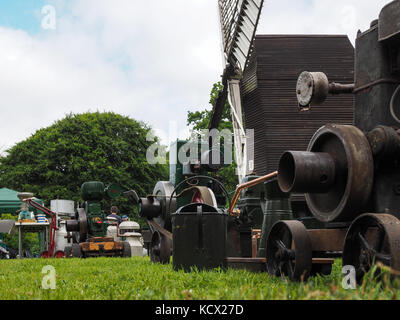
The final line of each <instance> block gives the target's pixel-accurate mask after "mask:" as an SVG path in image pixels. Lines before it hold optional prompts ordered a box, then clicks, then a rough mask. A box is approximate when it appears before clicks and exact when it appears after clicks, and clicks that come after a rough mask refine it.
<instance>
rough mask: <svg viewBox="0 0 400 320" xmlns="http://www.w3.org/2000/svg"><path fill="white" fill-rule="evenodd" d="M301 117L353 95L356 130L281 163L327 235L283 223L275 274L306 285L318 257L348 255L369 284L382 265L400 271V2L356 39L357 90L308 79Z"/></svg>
mask: <svg viewBox="0 0 400 320" xmlns="http://www.w3.org/2000/svg"><path fill="white" fill-rule="evenodd" d="M296 93H297V97H298V101H299V106H300V109H301V110H309V109H310V108H312V107H313V105H314V104H315V105H318V104H321V103H322V102H323V101H324V100H325V99H326V97H327V96H328V95H329V94H334V95H337V94H353V95H354V97H355V104H354V110H355V123H354V125H353V126H349V125H337V124H327V125H325V126H323V127H322V128H320V129H319V130H318V131H317V132H316V133H315V135H314V136H313V138H312V139H311V141H310V143H309V146H308V150H307V151H306V152H298V151H296V152H294V151H288V152H286V153H284V154H283V155H282V157H281V160H280V164H279V174H278V181H279V185H280V188H281V189H282V191H284V192H299V193H300V192H301V193H305V194H306V201H307V205H308V207H309V209H310V211H311V212H312V214H313V215H314V217H315V218H317V219H318V220H319V221H321V222H324V223H329V224H330V228H329V229H326V230H317V231H314V232H313V231H311V230H307V229H306V228H305V226H304V225H303V224H301V223H300V222H298V221H280V222H278V223H276V224H275V225H274V227H273V228H272V231H271V233H270V234H269V237H268V243H267V265H268V271H269V272H270V273H271V274H273V275H286V276H289V277H290V278H291V279H296V280H299V279H302V278H306V277H307V276H308V275H309V274H310V272H311V267H312V259H313V258H321V259H324V258H327V257H331V256H334V254H337V253H338V252H342V256H343V265H351V266H354V267H355V269H356V272H357V279H358V281H361V280H362V278H363V276H364V274H365V273H366V272H368V270H370V268H371V265H372V264H373V263H374V262H378V263H381V264H382V265H385V266H388V267H390V268H391V270H392V271H393V272H394V273H396V271H400V245H399V244H400V220H399V218H400V162H399V160H398V159H399V156H400V136H399V134H400V131H399V129H400V120H399V118H400V108H399V107H400V0H396V1H393V2H391V3H389V4H388V5H386V6H385V7H384V8H383V9H382V11H381V13H380V16H379V19H378V20H375V21H373V22H372V24H371V27H370V29H369V30H367V31H365V32H359V33H358V36H357V40H356V54H355V83H354V84H351V85H348V84H346V85H343V84H339V83H330V82H329V80H328V78H327V76H326V75H325V74H323V73H320V72H303V73H302V74H301V75H300V77H299V79H298V83H297V92H296Z"/></svg>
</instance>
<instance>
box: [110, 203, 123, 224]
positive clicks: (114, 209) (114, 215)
mask: <svg viewBox="0 0 400 320" xmlns="http://www.w3.org/2000/svg"><path fill="white" fill-rule="evenodd" d="M110 211H111V213H110V214H109V215H108V216H107V218H108V217H111V218H115V219H117V221H118V224H120V223H121V222H122V219H121V217H120V216H119V215H118V207H116V206H112V207H111V210H110Z"/></svg>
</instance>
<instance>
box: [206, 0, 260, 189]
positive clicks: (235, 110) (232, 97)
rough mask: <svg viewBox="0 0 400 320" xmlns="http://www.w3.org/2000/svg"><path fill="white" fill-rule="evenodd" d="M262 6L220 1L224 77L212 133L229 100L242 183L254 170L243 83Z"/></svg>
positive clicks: (256, 0)
mask: <svg viewBox="0 0 400 320" xmlns="http://www.w3.org/2000/svg"><path fill="white" fill-rule="evenodd" d="M263 3H264V0H218V9H219V15H220V24H221V36H222V49H223V60H224V63H225V69H224V73H223V75H222V85H223V88H222V90H221V91H220V92H219V94H218V98H217V99H216V102H215V103H214V106H213V111H212V115H211V120H210V125H209V130H212V129H217V128H218V126H219V123H220V122H221V118H222V113H223V111H224V107H225V103H226V101H227V100H228V101H229V104H230V106H231V116H232V123H233V134H234V150H235V160H236V163H237V167H238V177H239V182H241V181H242V180H243V178H244V177H245V176H246V174H247V171H248V170H250V171H252V170H253V168H252V167H253V166H254V164H251V163H247V142H246V139H247V137H246V131H245V129H244V125H243V116H242V104H241V95H240V79H241V77H242V74H243V72H244V71H245V69H246V67H247V65H248V62H249V58H250V56H251V52H252V49H253V40H254V37H255V34H256V29H257V25H258V21H259V19H260V15H261V9H262V6H263Z"/></svg>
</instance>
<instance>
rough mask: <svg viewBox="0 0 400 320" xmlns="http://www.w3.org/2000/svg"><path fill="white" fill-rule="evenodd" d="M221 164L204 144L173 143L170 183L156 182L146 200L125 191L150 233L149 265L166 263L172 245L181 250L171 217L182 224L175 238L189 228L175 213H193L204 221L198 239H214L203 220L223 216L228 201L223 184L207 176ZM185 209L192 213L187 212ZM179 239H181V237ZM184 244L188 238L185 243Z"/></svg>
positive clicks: (220, 158) (220, 157)
mask: <svg viewBox="0 0 400 320" xmlns="http://www.w3.org/2000/svg"><path fill="white" fill-rule="evenodd" d="M204 144H205V145H206V146H205V147H204ZM182 155H185V157H183V156H182ZM184 158H185V159H184ZM223 163H224V158H223V154H222V153H221V151H220V150H218V149H213V148H211V149H210V148H209V147H208V145H207V143H203V142H198V141H197V142H196V141H186V140H177V141H176V142H174V143H173V144H172V145H171V149H170V180H169V181H159V182H157V184H156V185H155V187H154V191H153V193H152V194H150V195H147V196H146V197H142V198H140V197H139V196H138V195H137V193H136V192H135V191H134V190H131V191H128V192H125V195H126V196H129V197H130V198H131V199H132V200H134V201H135V202H136V203H137V204H138V205H139V214H140V216H141V217H142V218H145V219H146V221H147V224H148V226H149V229H150V231H151V234H152V235H151V242H150V246H149V254H150V259H151V261H152V262H156V263H164V264H165V263H169V262H170V258H171V255H172V253H173V246H178V247H179V249H181V248H183V247H184V245H181V244H177V243H176V241H178V240H176V241H175V243H173V238H174V236H173V233H174V232H173V228H174V223H173V219H172V216H173V215H175V221H176V223H181V222H182V221H183V222H184V223H183V224H182V225H180V226H179V228H180V230H179V235H180V234H184V235H188V234H190V230H191V228H192V226H190V219H183V218H182V219H181V218H179V215H178V213H181V217H184V216H185V215H186V216H188V214H192V216H193V217H196V215H197V214H198V215H201V217H202V218H201V219H203V220H204V221H203V220H202V221H203V222H201V223H200V224H199V225H198V227H196V228H200V229H201V230H202V231H199V232H200V233H202V234H204V235H203V236H201V237H200V238H199V239H203V238H204V239H206V238H208V239H212V238H213V237H215V236H216V235H214V234H212V232H213V230H214V229H213V228H211V229H210V228H209V227H207V226H209V223H208V222H207V221H208V219H206V218H205V217H206V216H209V218H210V219H213V218H212V215H213V214H217V215H219V214H223V215H224V214H225V213H226V212H225V209H224V208H225V206H226V201H227V199H228V198H229V197H228V194H227V192H226V190H225V188H224V186H223V184H222V183H221V182H220V181H219V180H218V179H217V178H214V177H212V175H211V173H215V172H217V171H218V170H219V169H221V168H222V167H223V166H224V164H223ZM193 204H194V205H195V206H193ZM196 204H198V206H200V209H201V210H200V211H199V212H197V207H196ZM188 206H190V208H193V210H194V211H193V212H190V210H189V211H187V208H188ZM205 208H207V209H205ZM203 210H206V211H203ZM199 219H200V218H199ZM199 219H197V220H199ZM201 219H200V220H201ZM195 220H196V218H195ZM175 227H177V225H175ZM225 227H226V226H225ZM185 228H186V230H185ZM203 228H205V229H204V230H203ZM196 230H197V229H196ZM196 232H197V231H196ZM177 236H178V235H177ZM175 238H176V237H175ZM179 239H182V236H180V237H179ZM184 242H185V241H184ZM188 242H189V239H188V240H187V241H186V243H188ZM201 242H202V243H203V241H201ZM210 243H212V242H210ZM189 251H190V250H189ZM180 253H181V252H180ZM184 255H185V254H184ZM186 255H189V258H188V259H183V260H184V261H190V256H192V257H193V252H187V253H186ZM179 257H181V256H179ZM193 261H194V260H193ZM196 265H197V266H199V265H198V264H196Z"/></svg>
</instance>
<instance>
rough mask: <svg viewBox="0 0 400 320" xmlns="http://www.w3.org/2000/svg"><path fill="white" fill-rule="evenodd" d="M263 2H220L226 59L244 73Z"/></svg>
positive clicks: (253, 0)
mask: <svg viewBox="0 0 400 320" xmlns="http://www.w3.org/2000/svg"><path fill="white" fill-rule="evenodd" d="M262 5H263V0H218V6H219V11H220V21H221V28H222V38H223V48H224V54H225V59H226V61H227V62H229V63H233V64H234V66H235V67H237V68H239V70H240V71H242V72H243V71H244V69H245V68H246V66H247V62H248V59H249V57H250V53H251V48H252V43H253V40H254V37H255V33H256V29H257V25H258V21H259V18H260V14H261V8H262Z"/></svg>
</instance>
